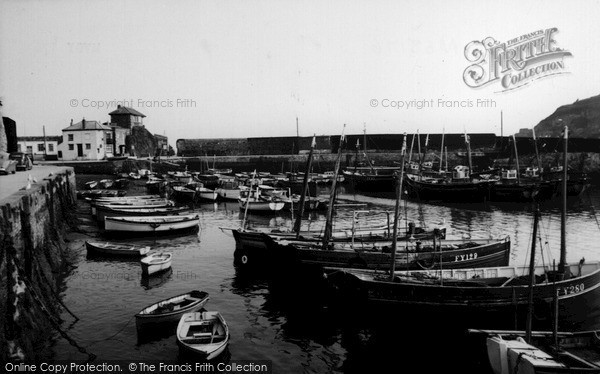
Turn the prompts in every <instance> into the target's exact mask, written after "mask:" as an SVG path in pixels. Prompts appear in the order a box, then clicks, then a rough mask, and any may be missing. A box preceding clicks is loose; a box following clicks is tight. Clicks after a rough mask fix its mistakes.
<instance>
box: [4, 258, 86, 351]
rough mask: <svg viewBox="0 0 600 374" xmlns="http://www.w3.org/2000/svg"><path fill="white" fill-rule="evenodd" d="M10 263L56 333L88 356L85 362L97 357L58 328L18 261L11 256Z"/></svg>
mask: <svg viewBox="0 0 600 374" xmlns="http://www.w3.org/2000/svg"><path fill="white" fill-rule="evenodd" d="M12 261H13V263H14V264H15V266H16V268H17V269H18V270H19V272H20V273H21V274H22V275H23V282H26V283H28V286H29V287H28V289H29V292H30V294H31V297H32V298H33V299H34V300H35V301H36V302H37V304H38V306H39V307H40V309H41V310H42V312H43V313H44V314H45V315H46V317H48V321H49V322H50V323H51V324H52V326H53V327H54V328H55V329H56V331H58V333H59V334H60V335H61V336H62V337H63V338H64V339H65V340H66V341H68V342H69V344H71V345H72V346H73V347H75V348H76V349H77V350H78V351H79V352H81V353H83V354H86V355H87V356H88V359H87V361H86V362H92V361H94V360H95V359H96V357H97V356H96V355H95V354H93V353H90V352H88V351H87V350H86V349H85V348H84V347H82V346H81V345H79V344H78V343H77V341H75V339H73V338H71V337H70V336H69V334H67V333H66V332H65V331H63V329H62V328H61V327H60V324H59V323H58V322H57V321H56V317H54V316H53V315H52V313H50V311H49V310H48V308H47V307H46V305H45V304H44V302H43V301H42V300H41V298H40V297H39V296H38V295H37V292H36V291H35V288H34V287H33V282H32V281H31V280H30V279H29V277H27V273H26V272H25V271H24V270H23V268H22V267H21V264H20V263H19V261H18V260H17V258H16V257H15V256H13V258H12Z"/></svg>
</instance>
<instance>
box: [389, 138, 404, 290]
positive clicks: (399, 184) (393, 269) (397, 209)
mask: <svg viewBox="0 0 600 374" xmlns="http://www.w3.org/2000/svg"><path fill="white" fill-rule="evenodd" d="M405 153H406V133H404V139H403V140H402V150H401V151H400V164H401V165H402V167H401V168H400V178H399V179H398V180H397V181H396V207H395V208H394V230H393V233H392V253H391V255H392V256H391V261H392V265H391V272H390V281H391V282H393V281H394V273H395V272H396V245H397V244H398V215H399V213H400V199H402V181H403V180H404V154H405Z"/></svg>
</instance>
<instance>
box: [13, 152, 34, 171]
mask: <svg viewBox="0 0 600 374" xmlns="http://www.w3.org/2000/svg"><path fill="white" fill-rule="evenodd" d="M10 159H11V160H15V161H16V162H17V170H31V168H32V167H33V161H31V158H29V155H28V154H27V153H23V152H12V153H11V154H10Z"/></svg>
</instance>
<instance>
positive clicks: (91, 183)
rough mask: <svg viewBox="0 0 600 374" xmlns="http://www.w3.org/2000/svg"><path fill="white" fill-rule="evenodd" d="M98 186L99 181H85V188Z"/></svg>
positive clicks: (89, 188)
mask: <svg viewBox="0 0 600 374" xmlns="http://www.w3.org/2000/svg"><path fill="white" fill-rule="evenodd" d="M96 187H98V181H89V182H85V188H87V189H88V190H93V189H94V188H96Z"/></svg>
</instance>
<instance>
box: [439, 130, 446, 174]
mask: <svg viewBox="0 0 600 374" xmlns="http://www.w3.org/2000/svg"><path fill="white" fill-rule="evenodd" d="M445 135H446V126H444V127H443V128H442V146H441V147H440V170H439V171H440V173H441V172H442V164H443V163H444V136H445Z"/></svg>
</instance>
